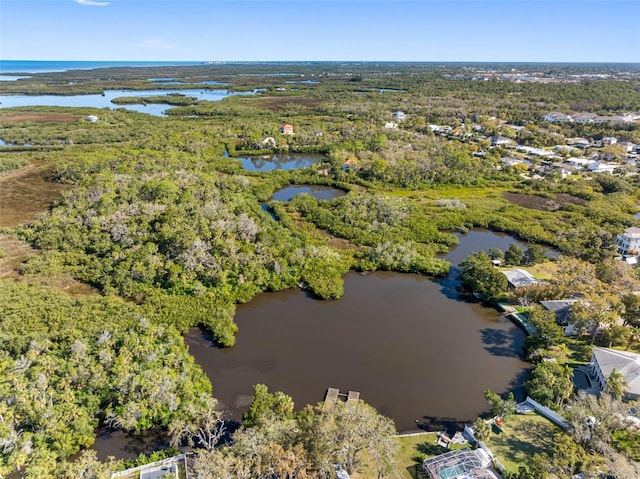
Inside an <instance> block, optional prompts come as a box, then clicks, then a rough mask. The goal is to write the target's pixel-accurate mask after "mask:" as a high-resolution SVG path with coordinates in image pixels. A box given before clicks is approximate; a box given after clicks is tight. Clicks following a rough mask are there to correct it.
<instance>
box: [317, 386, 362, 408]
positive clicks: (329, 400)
mask: <svg viewBox="0 0 640 479" xmlns="http://www.w3.org/2000/svg"><path fill="white" fill-rule="evenodd" d="M341 398H344V400H346V401H347V403H356V404H357V402H358V399H360V393H359V392H358V391H349V392H348V393H347V394H345V393H341V392H340V390H339V389H337V388H328V389H327V394H326V395H325V397H324V406H323V407H324V409H327V408H331V407H333V406H334V405H335V403H337V402H338V399H341Z"/></svg>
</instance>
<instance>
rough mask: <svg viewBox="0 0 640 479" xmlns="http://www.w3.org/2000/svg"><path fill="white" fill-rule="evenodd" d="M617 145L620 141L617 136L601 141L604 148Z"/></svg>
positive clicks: (606, 137)
mask: <svg viewBox="0 0 640 479" xmlns="http://www.w3.org/2000/svg"><path fill="white" fill-rule="evenodd" d="M616 143H618V139H617V138H616V137H615V136H605V137H604V138H603V139H602V140H601V144H602V146H610V145H615V144H616Z"/></svg>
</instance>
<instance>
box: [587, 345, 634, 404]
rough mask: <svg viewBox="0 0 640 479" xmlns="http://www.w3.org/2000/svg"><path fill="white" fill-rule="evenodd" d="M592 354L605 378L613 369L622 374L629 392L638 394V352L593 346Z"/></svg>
mask: <svg viewBox="0 0 640 479" xmlns="http://www.w3.org/2000/svg"><path fill="white" fill-rule="evenodd" d="M593 355H594V357H595V358H596V361H598V366H599V367H600V371H602V374H603V375H604V377H605V378H606V377H608V376H609V375H610V374H611V372H612V371H613V370H614V369H615V370H616V371H618V372H619V373H621V374H622V375H623V376H624V381H625V382H626V383H627V386H629V393H630V394H632V395H636V396H638V395H640V354H636V353H630V352H628V351H616V350H615V349H607V348H594V349H593Z"/></svg>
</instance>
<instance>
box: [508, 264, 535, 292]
mask: <svg viewBox="0 0 640 479" xmlns="http://www.w3.org/2000/svg"><path fill="white" fill-rule="evenodd" d="M503 274H504V275H505V276H506V277H507V281H509V284H510V285H511V286H513V287H514V288H520V287H523V286H531V285H533V284H538V283H539V282H540V281H538V280H537V279H536V278H534V277H533V276H532V275H531V273H529V272H528V271H525V270H523V269H519V268H514V269H510V270H508V271H503Z"/></svg>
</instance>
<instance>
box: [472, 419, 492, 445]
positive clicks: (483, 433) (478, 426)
mask: <svg viewBox="0 0 640 479" xmlns="http://www.w3.org/2000/svg"><path fill="white" fill-rule="evenodd" d="M473 435H474V436H475V437H476V439H477V440H478V441H482V442H487V441H488V440H489V438H490V437H491V424H489V423H488V422H486V421H485V420H484V419H482V418H478V419H476V422H474V423H473Z"/></svg>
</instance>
